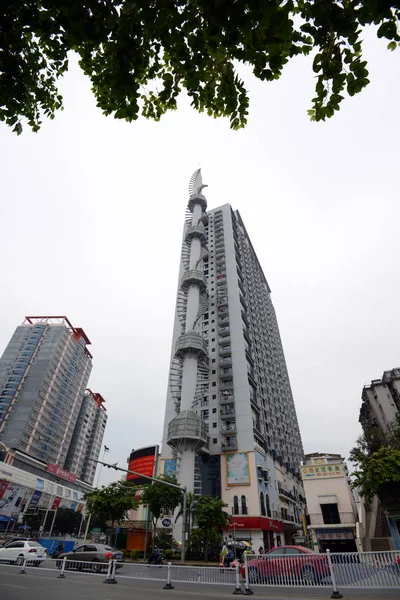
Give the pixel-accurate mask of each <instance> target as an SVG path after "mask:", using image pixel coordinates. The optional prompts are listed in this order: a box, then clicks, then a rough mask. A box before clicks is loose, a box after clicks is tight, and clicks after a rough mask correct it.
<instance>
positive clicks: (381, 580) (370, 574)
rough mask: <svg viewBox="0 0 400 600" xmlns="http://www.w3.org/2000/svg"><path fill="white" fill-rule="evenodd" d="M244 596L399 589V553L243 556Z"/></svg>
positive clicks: (336, 594) (336, 596) (338, 594)
mask: <svg viewBox="0 0 400 600" xmlns="http://www.w3.org/2000/svg"><path fill="white" fill-rule="evenodd" d="M244 558H245V564H244V566H243V567H242V569H241V570H242V576H243V577H244V579H245V593H251V590H252V587H254V586H258V585H267V586H280V587H307V588H321V587H324V588H329V587H331V588H333V594H332V597H334V598H339V597H341V595H340V593H339V592H338V588H369V589H374V588H375V589H382V588H388V589H390V588H392V589H396V588H398V589H400V553H399V552H351V553H349V552H341V553H331V552H329V550H328V551H327V553H326V554H296V555H294V554H293V555H288V556H285V555H281V556H268V555H267V554H257V555H255V554H251V555H247V553H246V552H245V553H244Z"/></svg>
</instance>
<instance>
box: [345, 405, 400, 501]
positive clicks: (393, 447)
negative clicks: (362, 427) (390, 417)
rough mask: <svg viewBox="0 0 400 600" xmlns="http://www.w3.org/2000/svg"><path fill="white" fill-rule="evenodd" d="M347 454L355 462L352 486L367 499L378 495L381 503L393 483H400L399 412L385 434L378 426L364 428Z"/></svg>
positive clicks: (391, 488)
mask: <svg viewBox="0 0 400 600" xmlns="http://www.w3.org/2000/svg"><path fill="white" fill-rule="evenodd" d="M349 458H350V460H351V461H352V462H353V463H355V464H356V466H357V469H356V470H355V471H354V473H353V478H354V479H353V484H352V485H353V487H356V488H359V489H360V492H361V494H362V495H363V496H364V497H365V498H367V499H368V500H370V499H371V498H372V497H373V496H375V495H377V496H378V497H379V499H380V501H381V503H382V504H384V503H385V501H386V500H387V498H388V494H389V495H390V494H391V491H392V490H393V486H397V485H399V484H400V414H399V415H397V418H396V419H395V420H394V422H393V423H392V424H391V427H390V428H389V430H388V432H387V433H386V434H384V433H383V432H382V431H381V430H380V429H379V427H370V428H369V429H367V430H366V431H365V432H364V433H363V435H361V436H360V437H359V438H358V439H357V443H356V445H355V447H354V448H353V449H352V450H351V452H350V456H349ZM399 490H400V485H399V487H398V490H397V491H399Z"/></svg>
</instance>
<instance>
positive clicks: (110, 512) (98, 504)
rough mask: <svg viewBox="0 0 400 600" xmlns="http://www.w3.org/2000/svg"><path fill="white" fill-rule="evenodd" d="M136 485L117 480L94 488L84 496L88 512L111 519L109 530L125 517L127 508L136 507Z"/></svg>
mask: <svg viewBox="0 0 400 600" xmlns="http://www.w3.org/2000/svg"><path fill="white" fill-rule="evenodd" d="M136 492H137V486H135V485H133V484H132V483H131V482H129V481H117V482H115V483H111V484H110V485H108V486H103V487H101V488H96V489H94V490H93V491H92V492H90V493H89V494H87V496H86V506H87V509H88V512H89V513H90V514H91V515H94V516H101V517H102V518H104V516H105V515H106V516H107V520H109V521H111V531H113V529H114V523H115V522H120V521H123V520H124V519H126V517H127V512H128V510H131V509H135V508H137V506H138V504H139V501H138V500H137V498H136Z"/></svg>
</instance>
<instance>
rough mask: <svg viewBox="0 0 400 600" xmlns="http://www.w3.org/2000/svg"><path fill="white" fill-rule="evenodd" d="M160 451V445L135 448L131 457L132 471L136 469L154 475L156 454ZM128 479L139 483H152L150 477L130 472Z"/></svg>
mask: <svg viewBox="0 0 400 600" xmlns="http://www.w3.org/2000/svg"><path fill="white" fill-rule="evenodd" d="M157 452H158V446H149V447H148V448H140V449H139V450H133V451H132V452H131V455H130V457H129V466H128V469H129V470H130V471H136V473H141V474H142V475H147V476H148V477H154V466H155V463H156V456H157ZM126 479H127V481H134V482H135V483H137V484H138V485H144V484H145V483H150V481H149V480H148V479H144V478H142V477H139V476H138V475H132V474H130V473H128V475H127V478H126Z"/></svg>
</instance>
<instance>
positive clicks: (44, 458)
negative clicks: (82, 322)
mask: <svg viewBox="0 0 400 600" xmlns="http://www.w3.org/2000/svg"><path fill="white" fill-rule="evenodd" d="M89 344H90V341H89V339H88V337H87V335H86V334H85V332H84V331H83V329H81V328H78V327H74V326H73V325H72V324H71V323H70V321H69V320H68V319H67V318H66V317H26V318H25V321H24V323H23V324H22V325H21V326H19V327H17V329H16V330H15V333H14V335H13V336H12V338H11V340H10V342H9V344H8V346H7V348H6V350H5V351H4V354H3V356H2V357H1V359H0V442H1V443H2V448H6V449H7V455H6V462H8V464H12V465H14V466H15V467H19V468H22V469H26V470H28V471H30V472H32V473H37V474H38V475H39V474H40V475H41V474H42V471H43V466H44V469H45V471H47V472H48V473H49V474H51V473H52V474H53V476H54V474H57V473H62V475H61V476H63V475H64V476H65V477H69V475H68V474H66V473H65V472H64V471H67V470H68V469H67V465H68V466H70V467H71V468H72V467H77V468H78V469H79V471H80V472H79V476H82V477H83V478H84V479H83V480H84V481H85V482H89V483H91V482H92V480H93V474H92V468H91V467H88V468H87V467H86V465H85V459H84V458H83V456H80V455H79V454H76V453H74V451H73V450H72V448H71V450H70V446H71V442H73V443H74V447H75V448H76V449H77V448H78V447H79V448H82V449H83V450H82V451H83V452H84V453H85V457H86V456H89V455H90V456H91V454H92V453H93V450H92V449H93V448H97V447H98V446H99V441H98V438H99V435H100V433H101V437H102V434H103V432H104V428H103V427H102V424H103V413H104V411H103V410H100V412H98V413H95V412H94V413H93V415H94V419H95V423H93V426H91V427H89V425H88V426H87V424H86V422H85V421H86V416H85V415H86V412H85V413H84V414H82V409H83V407H84V406H85V407H86V406H87V405H88V403H89V404H90V400H89V399H86V397H85V390H86V387H87V384H88V380H89V376H90V372H91V370H92V355H91V354H90V352H89V350H88V345H89ZM89 395H90V394H89ZM95 404H96V403H95ZM96 407H97V404H96ZM80 415H81V416H82V419H81V420H79V422H78V417H79V416H80ZM100 417H101V419H100ZM89 418H92V417H91V414H90V415H89ZM100 420H101V424H99V427H100V429H98V425H97V421H99V422H100ZM86 426H87V427H86ZM92 433H93V434H94V438H93V443H92V442H91V440H90V436H91V435H92ZM100 445H101V441H100ZM99 449H100V447H99ZM78 456H79V458H78ZM67 457H69V460H68V461H67ZM96 458H97V456H96ZM56 471H57V473H56ZM70 475H71V474H70ZM76 475H78V474H77V473H73V474H72V475H71V477H70V481H71V480H73V479H74V478H76Z"/></svg>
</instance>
